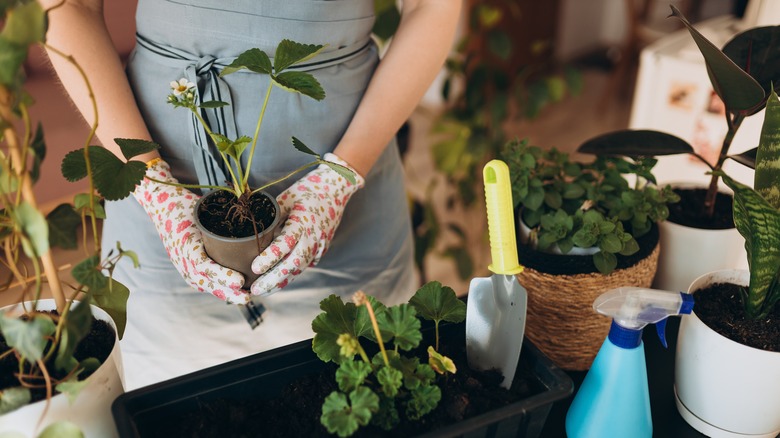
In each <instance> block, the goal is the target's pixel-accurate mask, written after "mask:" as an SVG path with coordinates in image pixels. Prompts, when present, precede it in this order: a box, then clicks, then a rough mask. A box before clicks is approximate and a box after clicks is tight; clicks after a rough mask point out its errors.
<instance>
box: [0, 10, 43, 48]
mask: <svg viewBox="0 0 780 438" xmlns="http://www.w3.org/2000/svg"><path fill="white" fill-rule="evenodd" d="M46 26H47V23H46V12H45V11H44V10H43V7H42V6H41V5H40V3H38V2H22V3H19V4H17V5H16V6H15V7H14V8H12V9H11V10H10V11H8V14H7V15H6V17H5V27H4V28H3V31H2V33H0V38H2V39H5V40H7V41H10V42H12V43H14V44H18V45H20V46H23V47H27V46H29V45H31V44H35V43H42V42H44V40H45V38H46Z"/></svg>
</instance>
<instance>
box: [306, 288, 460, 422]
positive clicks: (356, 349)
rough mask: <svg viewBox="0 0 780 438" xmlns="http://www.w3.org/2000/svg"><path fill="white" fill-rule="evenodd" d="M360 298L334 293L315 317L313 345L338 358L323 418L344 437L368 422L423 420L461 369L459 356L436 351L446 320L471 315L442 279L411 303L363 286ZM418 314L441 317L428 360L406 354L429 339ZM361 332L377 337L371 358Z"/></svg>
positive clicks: (327, 356) (328, 356)
mask: <svg viewBox="0 0 780 438" xmlns="http://www.w3.org/2000/svg"><path fill="white" fill-rule="evenodd" d="M353 300H354V303H344V302H343V301H342V300H341V298H340V297H338V296H337V295H331V296H330V297H328V298H326V299H325V300H323V301H322V302H321V303H320V308H321V309H322V310H323V313H321V314H320V315H318V316H317V317H316V318H315V319H314V321H313V322H312V329H313V330H314V332H315V336H314V339H313V340H312V349H313V350H314V352H315V353H316V354H317V356H318V357H319V358H320V360H322V361H324V362H331V361H332V362H335V363H337V364H339V367H338V369H337V370H336V375H335V378H336V382H337V383H338V386H339V390H338V391H334V392H332V393H331V394H330V395H329V396H328V397H327V398H326V399H325V402H324V403H323V406H322V417H321V422H322V424H323V425H324V426H325V428H326V429H327V430H328V432H330V433H335V434H338V435H339V436H342V437H343V436H349V435H352V434H353V433H355V432H356V431H357V430H358V429H359V428H360V427H361V426H366V425H368V424H369V423H370V424H373V425H376V426H378V427H381V428H382V429H385V430H390V429H392V428H393V427H394V426H395V425H396V424H398V422H399V421H400V419H401V418H402V417H405V418H408V419H410V420H418V419H420V418H421V417H423V416H424V415H426V414H427V413H429V412H430V411H432V410H433V409H435V408H436V406H437V405H438V403H439V401H440V399H441V390H440V389H439V387H438V386H437V380H438V379H442V378H446V374H447V373H455V372H456V369H455V365H454V363H453V362H452V360H451V359H449V358H448V357H446V356H443V355H441V354H439V353H438V352H437V349H438V346H439V331H438V326H439V323H440V322H441V321H448V322H455V323H457V322H462V321H463V320H465V318H466V304H465V303H464V302H463V301H460V300H458V298H457V297H456V295H455V292H454V291H453V290H452V289H451V288H449V287H446V286H442V285H441V283H439V282H429V283H427V284H425V285H424V286H423V287H422V288H420V289H419V290H418V291H417V292H416V293H415V295H414V296H413V297H412V298H411V299H410V300H409V303H405V304H399V305H397V306H392V307H386V306H385V305H383V304H382V303H380V302H379V301H377V300H376V299H374V298H373V297H369V296H366V295H365V294H363V293H362V292H358V293H357V294H355V296H354V299H353ZM418 317H422V318H424V319H428V320H432V321H434V322H435V324H436V339H435V347H434V346H428V347H427V350H426V352H427V354H428V361H427V363H421V362H420V358H419V357H416V356H407V355H405V353H409V352H411V350H413V349H416V348H418V347H419V345H420V342H421V341H422V339H423V337H422V333H421V332H420V327H421V322H420V319H419V318H418ZM361 339H363V340H368V341H369V342H371V343H372V344H375V346H376V347H377V349H378V352H377V353H376V354H374V355H373V356H371V357H369V354H368V352H367V350H366V348H364V346H363V345H362V344H361ZM388 347H391V348H388ZM356 357H357V359H356ZM437 375H438V377H437Z"/></svg>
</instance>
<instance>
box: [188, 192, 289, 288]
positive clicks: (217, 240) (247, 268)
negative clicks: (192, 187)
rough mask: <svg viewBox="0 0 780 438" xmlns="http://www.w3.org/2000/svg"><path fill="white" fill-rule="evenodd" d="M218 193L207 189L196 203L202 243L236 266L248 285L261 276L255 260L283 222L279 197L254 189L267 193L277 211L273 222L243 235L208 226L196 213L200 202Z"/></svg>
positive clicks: (219, 260)
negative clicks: (218, 231) (220, 232)
mask: <svg viewBox="0 0 780 438" xmlns="http://www.w3.org/2000/svg"><path fill="white" fill-rule="evenodd" d="M215 193H216V192H209V193H207V194H206V195H205V196H203V197H202V198H200V199H199V200H198V202H197V203H196V204H195V211H196V214H195V225H196V226H197V227H198V229H199V230H200V231H201V233H202V234H203V247H204V249H205V250H206V254H208V255H209V257H211V258H212V259H214V261H215V262H217V263H219V264H220V265H222V266H225V267H228V268H231V269H234V270H236V271H238V272H240V273H241V274H243V275H244V278H245V279H246V281H245V282H244V284H245V285H246V287H247V288H248V287H249V285H251V284H252V282H253V281H255V280H256V279H257V277H258V275H257V274H255V273H254V272H252V261H253V260H254V259H255V257H257V256H258V255H259V254H260V252H262V250H264V249H265V248H267V247H268V245H270V244H271V242H272V241H273V239H274V231H275V230H276V228H277V227H279V225H280V223H281V220H280V219H281V218H280V216H281V213H280V210H279V204H278V203H277V202H276V198H274V197H273V196H271V195H270V194H268V193H267V192H262V191H261V192H257V193H255V194H254V195H253V196H265V197H267V198H268V199H269V200H270V201H271V204H273V207H274V209H275V211H276V214H275V217H274V220H273V222H272V223H271V225H270V226H269V227H267V228H266V229H265V230H263V231H261V232H260V233H258V234H257V235H255V236H249V237H241V238H235V237H225V236H220V235H218V234H215V233H213V232H211V231H209V230H207V229H206V228H205V227H204V226H203V225H202V224H201V222H200V218H199V217H198V214H197V211H198V208H199V207H200V204H201V203H202V202H203V201H204V200H206V199H208V198H209V197H210V196H213V195H214V194H215Z"/></svg>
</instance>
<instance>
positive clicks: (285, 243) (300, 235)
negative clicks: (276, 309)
mask: <svg viewBox="0 0 780 438" xmlns="http://www.w3.org/2000/svg"><path fill="white" fill-rule="evenodd" d="M323 158H324V159H325V160H326V161H330V162H333V163H337V164H340V165H342V166H345V167H347V168H349V166H348V165H347V163H346V162H344V161H343V160H342V159H341V158H339V157H338V156H336V155H334V154H331V153H328V154H325V156H324V157H323ZM350 169H351V168H350ZM353 172H354V171H353ZM354 173H355V178H356V179H357V183H356V184H351V183H350V182H349V181H347V180H346V179H345V178H344V177H343V176H341V175H339V174H338V173H337V172H336V171H334V170H333V169H331V168H330V166H328V165H327V164H320V165H319V166H318V167H317V168H316V169H314V170H312V171H311V172H309V173H308V174H306V175H305V176H304V177H303V178H301V179H299V180H298V181H296V182H295V183H293V184H292V185H291V186H290V187H289V188H288V189H287V190H285V191H284V192H282V193H281V194H280V195H279V196H277V198H276V200H277V202H278V203H279V208H280V209H281V214H282V217H283V218H284V217H286V220H285V222H284V226H283V227H282V230H281V234H280V235H279V236H277V237H276V239H274V241H273V242H271V245H269V246H268V248H266V250H265V251H263V252H262V253H261V254H260V255H259V256H257V257H256V258H255V260H254V261H253V262H252V271H253V272H254V273H256V274H262V275H261V276H260V278H258V279H257V280H255V282H254V283H252V287H251V289H252V293H253V294H255V295H269V294H271V293H274V292H276V291H279V290H281V289H282V288H284V287H285V286H287V285H288V284H289V283H290V282H291V281H293V280H294V279H295V277H297V276H298V275H300V274H301V273H302V272H303V270H304V269H306V268H307V267H308V266H314V265H316V264H317V263H319V261H320V259H321V258H322V256H323V255H324V254H325V252H326V251H327V250H328V246H329V245H330V242H331V240H333V234H334V233H335V232H336V228H338V226H339V223H341V216H342V215H343V214H344V207H345V206H346V205H347V201H349V198H351V197H352V195H353V194H354V193H355V192H357V191H358V190H359V189H360V188H361V187H363V185H364V184H365V180H364V179H363V178H362V177H361V176H360V175H359V174H358V173H357V172H354Z"/></svg>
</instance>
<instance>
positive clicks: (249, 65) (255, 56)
mask: <svg viewBox="0 0 780 438" xmlns="http://www.w3.org/2000/svg"><path fill="white" fill-rule="evenodd" d="M244 68H245V69H247V70H250V71H253V72H255V73H265V74H267V75H270V74H271V70H272V67H271V59H270V58H268V55H267V54H266V53H265V52H263V51H262V50H260V49H257V48H253V49H249V50H247V51H246V52H244V53H242V54H240V55H238V57H237V58H236V59H234V60H233V62H231V63H230V65H228V66H227V67H225V68H224V69H222V71H221V72H220V73H219V75H220V76H227V75H229V74H232V73H235V72H237V71H239V70H241V69H244Z"/></svg>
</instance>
